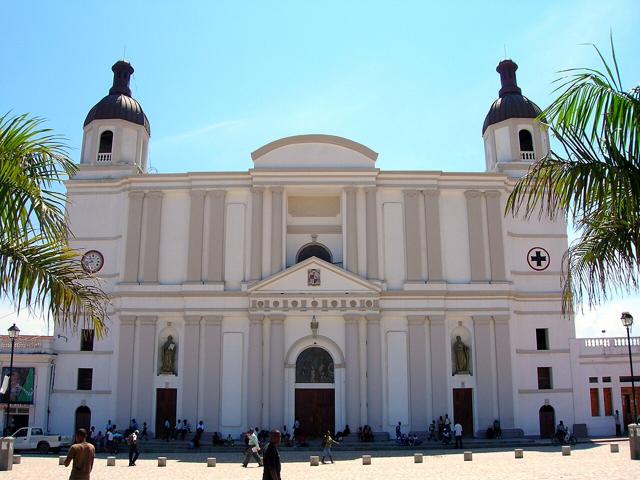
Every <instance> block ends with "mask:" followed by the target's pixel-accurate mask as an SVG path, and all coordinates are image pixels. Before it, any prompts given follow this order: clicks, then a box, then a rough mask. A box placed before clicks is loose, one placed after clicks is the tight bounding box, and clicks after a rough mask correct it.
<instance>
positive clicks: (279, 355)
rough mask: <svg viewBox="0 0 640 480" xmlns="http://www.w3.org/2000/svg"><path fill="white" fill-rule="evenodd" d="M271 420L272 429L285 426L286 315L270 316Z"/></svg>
mask: <svg viewBox="0 0 640 480" xmlns="http://www.w3.org/2000/svg"><path fill="white" fill-rule="evenodd" d="M269 318H270V320H271V334H270V339H269V340H270V343H271V345H270V348H269V365H270V369H269V409H270V414H269V420H270V421H271V425H270V428H282V425H284V318H285V317H284V315H269Z"/></svg>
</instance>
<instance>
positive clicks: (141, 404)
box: [134, 315, 158, 425]
mask: <svg viewBox="0 0 640 480" xmlns="http://www.w3.org/2000/svg"><path fill="white" fill-rule="evenodd" d="M157 322H158V317H156V316H151V315H149V316H143V317H138V323H139V326H138V334H137V338H139V342H138V350H137V351H136V352H135V355H136V357H137V358H136V362H135V364H136V370H137V371H136V375H135V376H136V378H137V380H136V382H135V386H134V388H135V389H136V390H137V394H136V404H137V408H136V410H135V412H134V413H135V419H136V420H137V421H138V423H140V425H142V422H147V425H155V418H152V417H153V395H152V394H150V392H153V379H154V378H155V376H156V372H155V371H154V364H155V361H154V360H155V353H156V349H155V341H156V324H157Z"/></svg>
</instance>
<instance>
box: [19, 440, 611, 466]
mask: <svg viewBox="0 0 640 480" xmlns="http://www.w3.org/2000/svg"><path fill="white" fill-rule="evenodd" d="M609 448H610V449H611V453H618V452H620V445H619V444H617V443H612V444H610V445H609ZM13 458H16V457H13ZM13 463H16V462H15V460H14V461H13Z"/></svg>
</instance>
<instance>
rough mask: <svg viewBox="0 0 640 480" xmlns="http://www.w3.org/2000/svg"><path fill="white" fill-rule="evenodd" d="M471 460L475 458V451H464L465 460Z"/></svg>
mask: <svg viewBox="0 0 640 480" xmlns="http://www.w3.org/2000/svg"><path fill="white" fill-rule="evenodd" d="M471 460H473V453H472V452H469V451H467V452H464V461H465V462H470V461H471Z"/></svg>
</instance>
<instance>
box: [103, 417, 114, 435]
mask: <svg viewBox="0 0 640 480" xmlns="http://www.w3.org/2000/svg"><path fill="white" fill-rule="evenodd" d="M112 428H113V425H112V424H111V420H109V421H108V422H107V426H106V427H104V431H105V432H108V431H109V430H111V429H112Z"/></svg>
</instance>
